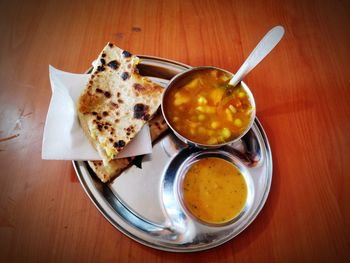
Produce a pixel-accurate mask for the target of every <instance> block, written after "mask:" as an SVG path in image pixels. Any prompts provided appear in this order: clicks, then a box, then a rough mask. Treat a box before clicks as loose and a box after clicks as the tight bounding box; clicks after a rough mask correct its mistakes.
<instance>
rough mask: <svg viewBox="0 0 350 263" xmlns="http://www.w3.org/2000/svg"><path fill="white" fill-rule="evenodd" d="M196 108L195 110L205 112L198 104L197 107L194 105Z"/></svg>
mask: <svg viewBox="0 0 350 263" xmlns="http://www.w3.org/2000/svg"><path fill="white" fill-rule="evenodd" d="M196 110H197V111H200V112H205V109H204V107H203V106H198V107H196Z"/></svg>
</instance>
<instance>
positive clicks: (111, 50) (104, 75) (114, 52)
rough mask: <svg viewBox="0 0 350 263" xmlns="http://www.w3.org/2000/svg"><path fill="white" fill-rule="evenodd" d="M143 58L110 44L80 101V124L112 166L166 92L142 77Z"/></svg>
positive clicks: (96, 63) (99, 59) (152, 113)
mask: <svg viewBox="0 0 350 263" xmlns="http://www.w3.org/2000/svg"><path fill="white" fill-rule="evenodd" d="M138 62H139V58H138V57H136V56H134V55H132V54H130V53H129V52H128V51H126V50H122V49H120V48H118V47H116V46H115V45H113V44H112V43H108V44H107V45H106V47H105V48H104V49H103V50H102V52H101V54H100V55H99V57H98V59H97V60H96V61H95V62H94V69H93V72H92V74H91V77H90V79H89V83H88V84H87V87H86V88H85V90H84V92H83V93H82V94H81V96H80V98H79V101H78V117H79V120H80V124H81V126H82V128H83V130H84V132H85V134H86V136H87V137H88V138H89V140H90V142H91V144H92V145H93V146H94V147H95V148H96V150H97V151H98V153H99V154H100V156H101V157H102V160H103V163H104V164H105V165H107V164H108V162H110V161H111V160H112V159H114V158H115V157H116V156H117V154H118V153H119V152H120V151H121V150H123V149H124V147H125V146H126V145H127V144H128V143H129V142H130V141H131V140H132V139H133V138H134V137H135V135H136V134H137V133H138V132H139V131H140V130H141V128H142V127H143V125H144V124H145V123H146V122H147V121H148V120H150V119H151V118H152V116H153V115H154V113H155V112H156V111H157V109H158V107H159V105H160V102H161V96H162V93H163V90H164V89H163V88H162V87H161V86H159V85H157V84H155V83H153V82H152V81H151V80H149V79H147V78H146V77H142V76H141V75H139V74H138V70H137V68H136V65H137V64H138Z"/></svg>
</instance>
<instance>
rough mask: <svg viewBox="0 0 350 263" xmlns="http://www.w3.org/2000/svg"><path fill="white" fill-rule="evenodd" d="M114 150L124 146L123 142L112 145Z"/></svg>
mask: <svg viewBox="0 0 350 263" xmlns="http://www.w3.org/2000/svg"><path fill="white" fill-rule="evenodd" d="M113 146H114V148H121V147H124V146H125V141H123V140H119V141H117V142H115V143H114V144H113Z"/></svg>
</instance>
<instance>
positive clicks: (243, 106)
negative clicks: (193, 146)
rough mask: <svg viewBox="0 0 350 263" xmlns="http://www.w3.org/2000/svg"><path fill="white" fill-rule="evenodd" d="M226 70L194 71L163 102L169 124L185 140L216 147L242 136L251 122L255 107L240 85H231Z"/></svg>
mask: <svg viewBox="0 0 350 263" xmlns="http://www.w3.org/2000/svg"><path fill="white" fill-rule="evenodd" d="M230 78H231V76H230V74H229V73H226V72H225V71H220V70H217V69H211V68H210V69H205V70H200V71H196V72H194V73H193V74H192V75H190V76H189V77H186V78H185V79H184V80H181V81H179V83H178V84H176V85H175V86H173V87H172V89H170V91H169V92H168V93H167V94H166V96H165V98H164V99H163V103H164V113H165V115H166V117H167V121H168V122H169V124H170V125H171V126H172V127H173V128H174V129H175V130H176V131H177V132H178V133H179V134H180V135H182V136H184V137H185V138H187V139H189V140H191V141H193V142H195V143H200V144H205V145H215V144H223V143H225V142H229V141H232V140H234V139H235V138H237V137H239V136H240V135H241V134H242V133H243V132H244V131H245V130H246V129H247V128H248V127H249V125H250V124H251V123H252V119H253V114H252V113H253V110H254V107H253V105H252V102H251V101H250V98H249V96H248V94H247V91H246V90H245V89H244V88H243V86H242V85H241V84H239V85H237V86H236V87H232V86H229V85H228V82H229V80H230Z"/></svg>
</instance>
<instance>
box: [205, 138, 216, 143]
mask: <svg viewBox="0 0 350 263" xmlns="http://www.w3.org/2000/svg"><path fill="white" fill-rule="evenodd" d="M217 143H218V140H217V139H216V138H210V139H209V140H207V144H217Z"/></svg>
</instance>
